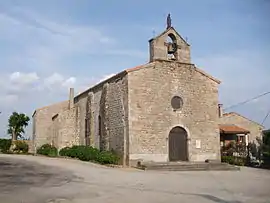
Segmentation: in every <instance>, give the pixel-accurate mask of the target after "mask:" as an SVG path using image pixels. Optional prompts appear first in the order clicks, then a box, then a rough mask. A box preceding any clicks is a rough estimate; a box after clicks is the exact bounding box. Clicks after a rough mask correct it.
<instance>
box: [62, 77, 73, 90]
mask: <svg viewBox="0 0 270 203" xmlns="http://www.w3.org/2000/svg"><path fill="white" fill-rule="evenodd" d="M75 83H76V78H75V77H70V78H68V79H67V80H65V81H64V82H63V83H62V86H63V87H67V88H70V87H73V86H74V85H75Z"/></svg>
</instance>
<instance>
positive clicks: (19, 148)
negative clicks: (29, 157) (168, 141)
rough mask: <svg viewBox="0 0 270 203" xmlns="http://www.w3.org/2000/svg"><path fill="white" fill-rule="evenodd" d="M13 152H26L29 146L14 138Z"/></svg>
mask: <svg viewBox="0 0 270 203" xmlns="http://www.w3.org/2000/svg"><path fill="white" fill-rule="evenodd" d="M12 144H13V146H14V148H13V152H15V153H24V154H26V153H28V149H29V146H28V144H27V143H26V142H25V141H23V140H16V141H14V142H13V143H12Z"/></svg>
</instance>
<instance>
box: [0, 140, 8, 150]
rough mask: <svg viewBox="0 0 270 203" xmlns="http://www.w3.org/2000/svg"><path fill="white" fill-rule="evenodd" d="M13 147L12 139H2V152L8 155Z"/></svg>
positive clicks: (0, 148) (0, 142) (0, 147)
mask: <svg viewBox="0 0 270 203" xmlns="http://www.w3.org/2000/svg"><path fill="white" fill-rule="evenodd" d="M10 146H11V139H0V152H2V153H7V152H8V151H9V149H10Z"/></svg>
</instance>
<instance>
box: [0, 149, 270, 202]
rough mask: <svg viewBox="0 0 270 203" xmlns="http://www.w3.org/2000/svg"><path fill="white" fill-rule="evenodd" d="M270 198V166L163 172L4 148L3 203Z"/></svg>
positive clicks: (0, 171) (0, 172)
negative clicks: (14, 152) (24, 153)
mask: <svg viewBox="0 0 270 203" xmlns="http://www.w3.org/2000/svg"><path fill="white" fill-rule="evenodd" d="M45 202H46V203H49V202H50V203H53V202H54V203H56V202H57V203H69V202H72V203H86V202H87V203H88V202H91V203H92V202H93V203H96V202H102V203H103V202H104V203H105V202H108V203H110V202H111V203H122V202H123V203H127V202H128V203H133V202H134V203H135V202H136V203H138V202H147V203H148V202H149V203H151V202H153V203H159V202H160V203H161V202H166V203H173V202H177V203H180V202H181V203H182V202H183V203H189V202H194V203H197V202H198V203H205V202H209V203H244V202H245V203H246V202H247V203H259V202H260V203H263V202H264V203H270V171H268V170H261V169H250V168H245V167H244V168H242V169H241V171H225V172H221V171H207V172H201V171H200V172H158V171H138V170H135V169H118V168H107V167H103V166H99V165H95V164H92V163H87V162H81V161H77V160H66V159H58V158H46V157H35V156H18V155H1V154H0V203H45Z"/></svg>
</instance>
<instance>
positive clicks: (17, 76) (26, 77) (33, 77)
mask: <svg viewBox="0 0 270 203" xmlns="http://www.w3.org/2000/svg"><path fill="white" fill-rule="evenodd" d="M9 78H10V81H11V82H12V83H17V84H22V85H29V84H33V83H34V82H36V81H38V80H39V77H38V76H37V73H20V72H14V73H12V74H11V75H10V77H9Z"/></svg>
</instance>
